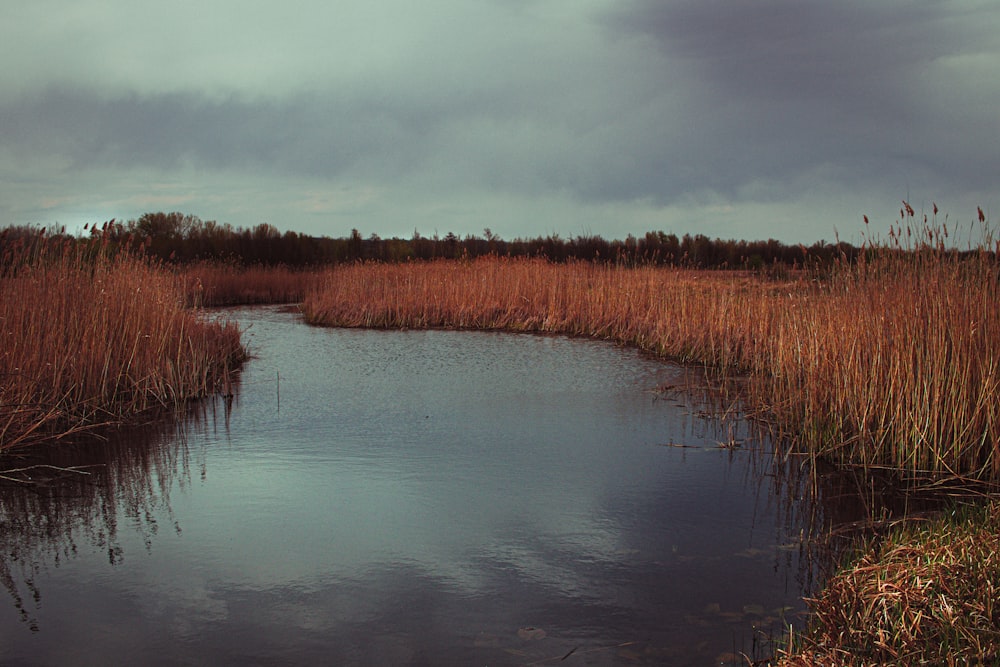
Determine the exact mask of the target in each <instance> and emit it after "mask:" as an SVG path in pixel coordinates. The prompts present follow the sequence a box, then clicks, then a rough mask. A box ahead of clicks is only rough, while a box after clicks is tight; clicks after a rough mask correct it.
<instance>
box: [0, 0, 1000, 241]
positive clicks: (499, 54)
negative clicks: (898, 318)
mask: <svg viewBox="0 0 1000 667" xmlns="http://www.w3.org/2000/svg"><path fill="white" fill-rule="evenodd" d="M8 5H9V6H7V7H5V9H4V20H3V21H2V22H0V58H2V62H4V63H5V66H4V67H3V68H2V70H0V226H5V225H9V224H36V225H46V226H50V225H65V226H66V227H67V229H69V230H70V231H74V230H78V229H82V227H83V225H84V224H85V223H93V222H103V221H105V220H108V219H111V218H117V219H119V220H131V219H136V218H138V217H139V216H141V215H142V214H143V213H146V212H155V211H165V212H170V211H180V212H182V213H186V214H191V215H195V216H198V217H199V218H201V219H203V220H215V221H218V222H220V223H229V224H231V225H233V226H234V227H254V226H257V225H259V224H263V223H267V224H271V225H273V226H275V227H277V228H278V229H279V230H281V231H287V230H292V231H296V232H301V233H306V234H312V235H317V236H332V237H341V236H347V235H349V234H350V231H351V230H352V229H358V230H359V231H360V232H361V233H362V235H363V236H369V235H371V234H378V235H379V236H382V237H383V238H388V237H393V236H397V237H401V238H410V237H411V236H413V234H414V232H418V233H420V234H421V235H423V236H433V235H435V234H439V235H440V236H444V235H445V234H447V233H448V232H453V233H455V234H458V235H459V236H465V235H468V234H474V235H480V236H481V235H483V233H484V230H485V229H487V228H489V229H490V230H491V232H492V233H494V234H497V235H498V236H500V237H501V238H504V239H513V238H518V237H520V238H525V237H532V238H533V237H537V236H548V235H554V234H557V235H559V236H561V237H563V238H572V237H576V236H584V235H600V236H602V237H604V238H606V239H623V238H625V237H626V236H627V235H628V234H633V235H636V236H641V235H643V234H644V233H646V232H647V231H665V232H667V233H676V234H678V235H683V234H687V233H690V234H704V235H706V236H709V237H711V238H723V239H745V240H758V239H769V238H775V239H778V240H781V241H784V242H788V243H807V244H811V243H814V242H817V241H820V240H825V241H828V242H832V241H833V240H835V239H836V238H839V239H841V240H845V241H850V242H860V241H861V240H863V237H864V235H865V234H866V230H865V227H864V224H863V222H862V216H864V215H868V216H869V218H870V220H871V224H872V227H871V230H872V231H877V232H881V231H887V230H888V228H889V226H890V225H891V224H892V223H893V222H894V221H895V220H896V219H898V217H899V210H900V208H901V202H902V200H904V199H905V200H907V201H908V202H909V203H910V204H912V205H913V207H914V209H916V211H917V213H918V215H919V214H920V213H921V212H922V211H927V212H928V213H929V212H930V210H931V208H932V205H933V204H937V205H938V207H939V208H940V210H941V213H940V214H939V221H945V217H944V216H945V215H947V216H948V218H947V221H948V222H949V223H950V224H955V225H958V226H960V227H961V226H965V228H966V229H969V227H968V225H969V224H970V223H971V222H972V221H973V220H974V219H975V218H976V217H977V207H982V208H983V210H984V211H985V212H986V214H987V216H992V217H991V219H995V217H996V213H997V211H1000V76H997V74H996V72H998V71H1000V39H998V38H997V35H998V33H1000V3H998V2H996V0H879V1H878V2H872V1H871V0H838V1H837V2H823V1H819V0H757V1H754V2H750V1H748V0H423V1H422V2H420V3H416V2H412V1H411V0H406V1H404V0H380V1H379V2H372V1H371V0H364V1H357V0H336V1H334V2H330V1H329V0H296V1H295V2H285V3H277V2H262V1H260V0H238V1H237V0H198V1H197V2H193V1H189V0H175V1H173V2H162V1H159V0H158V1H156V2H149V1H147V0H80V1H76V2H66V1H65V0H32V2H18V3H8ZM868 233H871V231H869V232H868ZM969 233H970V234H971V233H972V231H971V229H970V232H969Z"/></svg>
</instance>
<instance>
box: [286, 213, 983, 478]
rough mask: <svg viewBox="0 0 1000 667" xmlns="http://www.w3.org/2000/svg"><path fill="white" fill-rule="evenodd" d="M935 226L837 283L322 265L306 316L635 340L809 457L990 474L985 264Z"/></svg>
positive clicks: (667, 273)
mask: <svg viewBox="0 0 1000 667" xmlns="http://www.w3.org/2000/svg"><path fill="white" fill-rule="evenodd" d="M903 229H904V228H903V227H902V226H901V227H900V229H899V230H898V231H894V232H893V236H892V238H899V237H900V236H901V235H902V234H903ZM929 229H930V231H929V232H928V231H927V230H923V232H921V233H928V234H929V235H930V236H929V240H928V241H926V242H920V243H915V244H913V246H911V247H894V246H893V245H891V244H887V245H881V246H875V247H870V248H868V254H867V256H866V257H865V258H863V259H862V261H861V262H860V263H855V264H846V263H845V264H843V265H841V266H839V267H837V268H836V270H835V271H834V273H833V276H832V277H829V276H827V277H823V278H822V279H819V278H814V279H812V280H809V279H807V278H806V277H805V276H804V275H803V276H802V277H800V278H799V279H797V280H789V281H784V282H774V281H770V280H765V279H762V278H759V277H758V278H755V277H752V276H750V275H747V274H737V273H714V272H698V271H691V270H681V269H671V268H652V267H646V268H643V267H640V268H622V267H615V266H604V265H592V264H586V263H569V264H565V265H555V264H550V263H548V262H546V261H544V260H540V259H532V260H524V259H505V258H487V259H477V260H474V261H436V262H428V263H411V264H401V265H384V264H354V265H350V266H341V267H336V268H333V269H331V270H330V271H329V272H328V273H327V274H326V276H325V278H324V280H323V282H322V284H321V285H320V286H319V287H317V288H316V289H314V290H312V291H310V292H309V293H308V294H307V297H306V301H305V304H304V312H305V315H306V318H307V320H308V321H310V322H312V323H315V324H325V325H335V326H356V327H457V328H486V329H507V330H512V331H536V332H558V333H566V334H572V335H583V336H591V337H595V338H603V339H609V340H614V341H617V342H620V343H625V344H630V345H635V346H637V347H639V348H642V349H645V350H649V351H652V352H654V353H656V354H659V355H661V356H664V357H667V358H671V359H676V360H679V361H682V362H692V363H698V364H704V365H706V366H708V367H710V368H713V369H716V370H717V371H718V372H719V373H720V374H724V375H725V374H732V373H741V374H745V375H748V376H749V378H750V380H751V381H750V382H749V383H748V385H749V387H750V389H749V394H748V395H746V396H745V397H744V398H745V399H746V401H747V404H748V405H749V406H750V407H751V408H752V409H753V410H755V411H756V412H757V414H758V415H760V416H761V417H763V418H766V419H768V420H770V421H771V422H772V424H773V425H774V426H775V428H776V429H777V430H778V431H779V432H780V433H781V434H783V435H785V436H788V437H789V438H791V439H793V440H795V441H796V442H797V443H798V444H799V445H800V446H802V447H804V448H805V449H807V450H808V451H811V452H814V453H816V454H818V455H821V456H824V457H827V458H831V459H834V460H837V461H840V462H844V463H849V464H862V465H866V466H888V467H892V468H897V469H900V470H904V471H907V472H908V473H913V474H923V473H928V474H933V475H963V476H975V477H980V478H991V479H998V478H1000V451H998V447H1000V368H998V367H1000V298H998V295H997V287H998V284H1000V274H998V267H997V262H996V255H995V254H994V253H992V252H987V251H986V250H985V249H984V250H981V251H979V252H973V253H964V254H960V253H958V252H956V251H954V250H949V249H946V248H945V247H944V245H943V244H942V243H941V241H942V239H941V238H940V230H938V229H937V228H934V227H931V228H929ZM911 234H912V230H911ZM984 247H989V246H984Z"/></svg>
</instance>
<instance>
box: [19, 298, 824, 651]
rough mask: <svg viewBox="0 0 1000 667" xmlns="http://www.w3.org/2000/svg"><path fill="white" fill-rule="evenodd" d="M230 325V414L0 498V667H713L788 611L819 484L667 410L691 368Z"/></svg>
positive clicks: (529, 348)
mask: <svg viewBox="0 0 1000 667" xmlns="http://www.w3.org/2000/svg"><path fill="white" fill-rule="evenodd" d="M229 314H230V315H232V314H235V316H237V317H239V318H240V319H241V321H243V322H244V324H245V326H247V327H248V338H249V342H250V344H251V349H252V351H253V352H254V353H255V354H256V358H255V359H254V360H253V361H252V362H251V363H250V364H249V365H248V367H247V368H246V370H245V371H244V373H243V376H242V378H241V384H240V387H239V391H238V393H237V395H236V396H235V400H234V401H233V405H232V413H231V414H230V412H229V411H228V409H227V406H225V405H221V404H216V405H215V406H209V409H207V410H205V411H203V412H202V413H200V414H198V415H195V416H194V418H193V419H192V420H189V421H188V422H186V424H185V426H184V427H183V429H182V430H181V432H177V430H176V429H175V428H174V427H172V426H169V425H168V424H162V425H160V426H158V427H157V428H153V429H147V430H145V431H141V432H136V433H128V434H124V435H123V436H122V437H120V438H116V439H114V440H113V441H111V442H109V443H107V444H106V445H103V446H101V447H97V448H95V447H87V448H84V447H82V446H81V447H78V448H76V449H71V450H63V451H60V452H59V453H58V455H57V456H55V457H54V458H53V459H51V460H50V461H48V462H47V463H49V464H50V465H53V466H56V467H58V468H62V469H68V468H70V467H73V466H88V467H87V468H85V469H84V470H86V472H88V473H90V474H89V475H82V474H78V473H76V472H62V473H59V474H58V475H56V476H54V477H51V478H46V479H44V480H42V483H35V484H23V483H12V482H8V483H6V484H5V485H4V488H3V491H2V493H0V503H2V504H0V510H2V528H0V548H2V549H3V552H2V553H3V557H2V560H0V576H2V579H3V584H4V586H5V588H6V589H7V590H8V593H9V594H10V596H11V599H12V600H13V602H14V604H13V605H11V606H10V607H9V608H7V610H6V612H7V614H6V615H3V616H0V660H3V661H5V662H17V661H29V660H30V661H31V662H33V663H37V664H61V663H64V662H66V661H69V660H70V659H72V661H74V662H93V663H96V662H110V663H126V662H131V661H134V660H135V661H138V660H140V659H141V660H142V662H143V663H145V664H149V663H150V662H154V663H155V662H162V663H164V664H170V663H177V662H184V663H189V664H245V663H247V662H252V663H270V662H281V663H305V662H322V663H326V664H466V663H469V664H525V663H531V662H537V661H548V660H553V659H556V660H557V661H558V659H559V658H562V657H563V656H566V660H565V662H564V664H594V663H596V664H607V663H609V662H612V661H615V660H618V661H626V662H630V663H633V662H634V663H637V664H641V663H649V664H662V663H663V662H668V663H669V664H707V663H708V662H712V661H715V660H717V659H718V658H719V656H720V654H725V653H727V652H728V653H732V652H733V651H734V649H737V650H744V651H748V652H752V650H753V647H754V642H755V641H759V640H760V638H761V635H760V634H759V631H760V630H764V631H775V632H777V631H779V630H780V628H781V627H783V624H784V623H785V622H786V621H792V622H794V621H795V619H796V618H797V617H796V614H797V613H798V612H800V611H801V610H802V608H803V605H802V602H801V596H802V594H803V593H804V592H808V589H809V586H810V585H811V578H812V576H813V569H812V567H811V565H810V563H809V561H808V559H806V558H804V557H803V553H804V552H803V551H802V550H801V545H802V541H801V539H800V538H801V537H802V535H804V534H806V535H808V533H809V531H810V530H812V529H813V527H814V525H815V521H816V520H817V518H819V519H820V520H821V521H823V520H825V519H824V518H823V516H822V515H821V514H819V513H817V512H816V510H814V509H813V505H812V504H811V503H808V502H804V501H803V498H805V497H806V496H807V491H808V490H809V488H811V487H809V485H808V484H807V483H806V481H804V479H803V478H802V477H801V476H800V474H801V468H800V467H799V466H797V465H793V464H783V463H778V462H776V460H775V459H774V458H773V457H771V456H769V455H767V450H766V448H762V445H761V443H760V442H759V439H758V437H757V436H756V435H755V434H754V433H753V431H752V428H751V426H750V425H749V424H748V423H747V422H745V421H741V420H735V419H723V420H718V419H715V420H713V419H708V418H705V417H703V416H698V414H697V413H698V411H699V410H703V409H704V408H705V407H706V406H707V403H706V401H705V400H704V397H699V396H697V395H695V394H693V393H691V392H690V391H684V392H663V391H659V390H657V388H662V387H664V386H667V385H670V386H685V385H687V384H688V383H689V378H688V377H687V376H686V371H684V370H682V369H679V368H676V367H672V366H668V365H664V364H660V363H657V362H655V361H653V360H649V359H644V358H643V357H642V356H641V355H638V354H637V353H636V352H634V351H631V350H623V349H619V348H615V347H613V346H610V345H603V344H595V343H588V342H581V341H573V340H569V339H566V338H561V337H534V336H530V337H526V336H521V337H518V336H510V335H504V334H496V333H459V332H440V331H438V332H390V331H344V330H322V329H312V328H308V327H306V326H304V325H302V324H301V323H299V322H297V321H296V320H295V318H294V316H293V315H292V314H288V313H283V312H281V311H280V310H279V309H247V310H239V311H234V313H229ZM720 442H721V443H723V444H735V443H740V444H741V446H740V447H739V448H736V449H725V448H720V447H719V443H720ZM764 444H765V445H766V443H764ZM668 445H683V446H680V447H674V446H668ZM755 451H756V452H757V455H754V453H753V452H755ZM90 466H94V467H90ZM7 467H12V466H7ZM45 470H47V471H49V472H52V473H57V472H59V471H56V470H53V469H51V468H48V469H41V468H36V469H34V473H33V474H38V473H39V472H42V471H45ZM807 473H808V471H807ZM46 474H47V473H46ZM35 481H36V482H37V481H38V480H35ZM30 630H35V632H31V631H30ZM94 638H97V640H96V641H95V639H94Z"/></svg>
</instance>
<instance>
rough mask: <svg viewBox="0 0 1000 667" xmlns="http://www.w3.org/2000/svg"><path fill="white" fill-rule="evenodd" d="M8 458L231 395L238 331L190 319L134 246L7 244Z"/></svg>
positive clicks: (166, 278)
mask: <svg viewBox="0 0 1000 667" xmlns="http://www.w3.org/2000/svg"><path fill="white" fill-rule="evenodd" d="M0 247H2V249H3V257H2V258H0V259H2V261H0V335H2V339H3V344H2V345H0V452H3V451H10V450H13V449H17V448H21V447H25V446H28V445H39V444H41V443H46V442H47V443H51V442H57V441H60V440H63V439H66V438H69V437H72V436H76V435H79V434H82V433H85V432H91V431H95V430H96V429H100V428H102V427H105V426H110V425H116V424H121V423H126V422H129V421H134V420H135V419H136V418H138V417H139V416H140V415H142V414H145V413H147V412H150V411H155V410H158V409H165V408H173V407H177V406H180V405H183V404H184V403H186V402H187V401H190V400H194V399H199V398H202V397H204V396H207V395H209V394H211V393H214V392H220V391H221V392H226V391H227V383H228V382H229V378H230V375H231V373H233V372H235V371H236V369H238V368H239V366H240V364H241V363H242V362H243V360H244V359H245V358H246V352H245V350H244V349H243V347H242V344H241V342H240V331H239V329H238V327H237V326H236V325H235V324H233V323H228V322H209V321H207V320H206V319H205V318H203V317H202V316H201V314H199V313H198V312H197V311H195V310H192V309H188V308H185V305H184V299H185V297H184V291H183V289H182V285H181V282H180V281H179V280H178V279H177V277H176V276H174V275H173V274H171V273H170V272H168V271H166V270H164V269H163V268H162V267H160V266H158V265H156V264H155V263H154V262H152V261H151V260H149V259H146V258H144V257H142V255H141V253H139V252H136V251H134V250H132V249H129V248H128V247H127V246H126V247H122V248H117V249H112V248H111V247H110V246H109V244H108V243H106V242H105V241H104V240H102V239H101V238H100V237H99V236H98V237H96V238H93V239H90V240H88V241H86V242H74V241H70V240H67V239H59V240H56V241H51V240H49V239H46V238H45V236H44V234H43V233H40V234H39V236H38V237H37V238H34V239H18V240H15V241H13V242H8V243H4V244H0Z"/></svg>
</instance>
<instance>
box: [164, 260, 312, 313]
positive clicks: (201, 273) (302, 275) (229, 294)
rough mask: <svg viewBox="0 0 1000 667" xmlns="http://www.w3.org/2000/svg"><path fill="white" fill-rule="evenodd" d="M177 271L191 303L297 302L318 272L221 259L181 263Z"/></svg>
mask: <svg viewBox="0 0 1000 667" xmlns="http://www.w3.org/2000/svg"><path fill="white" fill-rule="evenodd" d="M177 273H178V275H180V276H181V278H182V279H183V282H184V293H185V295H186V299H187V303H188V304H189V305H192V306H195V307H212V306H236V305H250V304H262V303H299V302H301V301H302V299H303V298H305V294H306V291H307V290H308V289H309V288H310V287H312V286H313V284H314V283H315V282H316V280H317V276H318V275H319V274H318V272H317V271H309V270H295V269H291V268H289V267H286V266H250V267H243V266H238V265H234V264H225V263H221V262H196V263H193V264H185V265H182V266H180V267H178V269H177Z"/></svg>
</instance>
